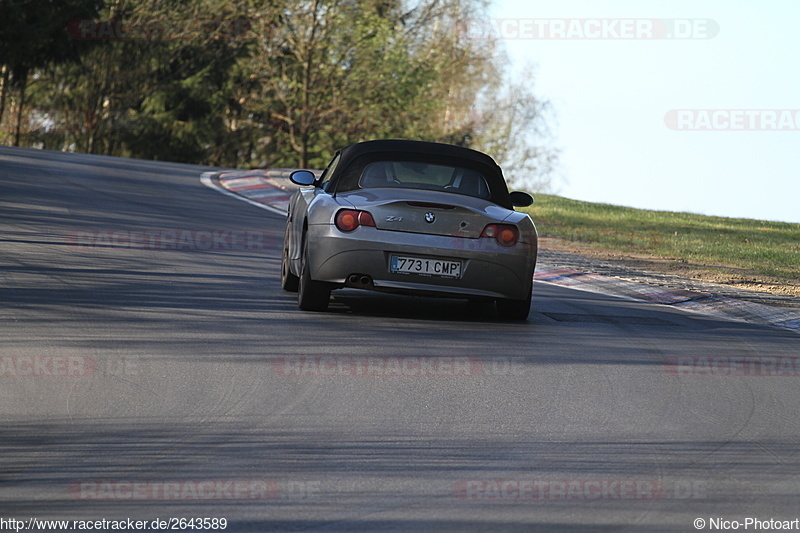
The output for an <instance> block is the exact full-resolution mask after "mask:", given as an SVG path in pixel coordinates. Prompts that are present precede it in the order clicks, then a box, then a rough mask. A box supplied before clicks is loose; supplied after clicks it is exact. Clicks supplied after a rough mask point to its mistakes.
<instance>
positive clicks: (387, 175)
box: [281, 140, 538, 320]
mask: <svg viewBox="0 0 800 533" xmlns="http://www.w3.org/2000/svg"><path fill="white" fill-rule="evenodd" d="M290 179H291V181H292V182H294V183H295V184H297V185H300V186H301V187H300V189H298V190H297V191H296V192H295V193H294V194H293V195H292V197H291V200H290V201H289V212H288V221H287V224H286V233H285V234H284V242H283V260H282V263H281V285H282V287H283V288H284V289H285V290H287V291H297V293H298V303H299V305H300V308H301V309H303V310H307V311H324V310H325V309H327V307H328V301H329V300H330V296H331V291H332V290H334V289H339V288H344V287H349V288H356V289H369V290H375V291H386V292H394V293H402V294H417V295H425V296H448V297H453V298H466V299H469V300H474V301H492V300H493V301H496V302H497V312H498V315H499V316H500V317H501V318H506V319H517V320H524V319H525V318H527V316H528V313H529V311H530V306H531V290H532V286H533V280H532V278H533V270H534V266H535V265H536V254H537V251H538V236H537V234H536V227H535V226H534V225H533V222H532V221H531V219H530V217H529V216H528V215H526V214H524V213H520V212H517V211H515V210H514V206H520V207H524V206H528V205H530V204H531V203H532V202H533V198H531V196H530V195H529V194H527V193H524V192H512V193H509V192H508V188H507V187H506V183H505V180H504V179H503V173H502V171H501V170H500V167H498V166H497V164H496V163H495V162H494V160H493V159H492V158H491V157H489V156H488V155H486V154H483V153H481V152H476V151H474V150H470V149H468V148H462V147H459V146H451V145H448V144H438V143H430V142H421V141H404V140H381V141H367V142H361V143H357V144H353V145H351V146H348V147H347V148H344V149H342V150H340V151H339V152H338V153H337V154H336V156H335V157H334V158H333V160H332V161H331V162H330V164H329V165H328V168H326V169H325V171H324V172H323V173H322V175H321V176H319V177H317V176H316V175H315V174H314V173H313V172H311V171H308V170H297V171H295V172H293V173H292V175H291V176H290Z"/></svg>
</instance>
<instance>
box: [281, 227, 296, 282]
mask: <svg viewBox="0 0 800 533" xmlns="http://www.w3.org/2000/svg"><path fill="white" fill-rule="evenodd" d="M288 236H289V228H288V226H287V228H286V234H285V235H284V237H283V257H282V258H281V288H282V289H283V290H285V291H289V292H297V286H298V284H299V282H300V278H298V277H297V276H295V275H294V274H292V271H291V269H290V268H289V240H288Z"/></svg>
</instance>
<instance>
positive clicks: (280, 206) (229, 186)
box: [200, 168, 294, 215]
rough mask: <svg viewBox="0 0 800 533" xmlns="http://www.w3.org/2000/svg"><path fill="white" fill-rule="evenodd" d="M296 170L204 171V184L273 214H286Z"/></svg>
mask: <svg viewBox="0 0 800 533" xmlns="http://www.w3.org/2000/svg"><path fill="white" fill-rule="evenodd" d="M293 170H294V169H286V168H271V169H263V170H260V169H259V170H242V171H231V172H204V173H203V174H202V175H201V176H200V181H201V182H202V183H203V185H205V186H206V187H209V188H211V189H214V190H215V191H217V192H220V193H222V194H225V195H227V196H231V197H233V198H236V199H237V200H241V201H243V202H247V203H248V204H250V205H254V206H256V207H259V208H261V209H265V210H267V211H270V212H272V213H277V214H279V215H285V214H286V211H287V209H288V208H289V197H290V196H291V190H290V189H289V188H288V184H289V180H288V178H289V174H290V173H291V172H292V171H293Z"/></svg>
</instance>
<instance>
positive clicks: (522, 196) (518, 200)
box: [508, 191, 533, 207]
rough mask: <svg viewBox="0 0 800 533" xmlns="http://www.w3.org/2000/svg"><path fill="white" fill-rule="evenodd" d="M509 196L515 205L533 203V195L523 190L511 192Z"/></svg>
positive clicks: (521, 205) (526, 205)
mask: <svg viewBox="0 0 800 533" xmlns="http://www.w3.org/2000/svg"><path fill="white" fill-rule="evenodd" d="M508 197H509V199H510V200H511V205H513V206H514V207H528V206H529V205H531V204H532V203H533V196H531V195H530V194H528V193H526V192H522V191H514V192H512V193H509V195H508Z"/></svg>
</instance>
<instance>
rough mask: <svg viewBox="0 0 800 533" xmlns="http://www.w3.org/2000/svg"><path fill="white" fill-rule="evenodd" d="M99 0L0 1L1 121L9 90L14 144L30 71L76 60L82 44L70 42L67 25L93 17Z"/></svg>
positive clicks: (17, 142)
mask: <svg viewBox="0 0 800 533" xmlns="http://www.w3.org/2000/svg"><path fill="white" fill-rule="evenodd" d="M101 5H102V0H60V1H53V0H0V13H3V18H2V19H1V20H2V22H0V58H2V76H3V77H2V85H1V86H0V122H2V120H3V115H4V114H5V105H6V95H7V92H8V91H9V90H10V89H12V88H13V89H16V90H17V91H18V93H19V96H18V102H17V119H16V128H15V129H16V131H15V136H14V144H15V145H18V144H19V137H20V127H21V120H22V116H23V111H24V107H25V91H26V89H27V85H28V77H29V74H30V72H31V71H33V70H35V69H39V68H43V67H45V66H46V65H48V64H51V63H59V62H65V61H71V60H76V59H77V58H78V57H79V54H80V53H81V52H82V51H83V50H84V49H85V43H81V42H77V41H75V40H73V39H70V37H69V35H68V33H67V28H68V23H69V21H70V20H71V19H73V18H75V17H92V16H95V15H96V14H97V12H98V9H99V7H100V6H101Z"/></svg>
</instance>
